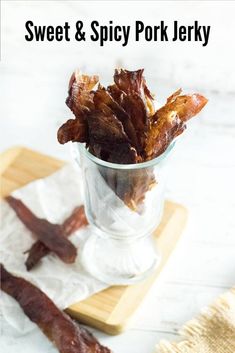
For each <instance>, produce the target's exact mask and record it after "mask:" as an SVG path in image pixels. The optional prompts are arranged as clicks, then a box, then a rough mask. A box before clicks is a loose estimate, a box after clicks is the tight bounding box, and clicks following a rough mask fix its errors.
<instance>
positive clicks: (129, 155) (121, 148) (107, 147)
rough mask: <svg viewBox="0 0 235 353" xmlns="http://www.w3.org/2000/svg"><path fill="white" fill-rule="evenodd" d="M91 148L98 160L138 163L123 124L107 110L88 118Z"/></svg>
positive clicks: (97, 112)
mask: <svg viewBox="0 0 235 353" xmlns="http://www.w3.org/2000/svg"><path fill="white" fill-rule="evenodd" d="M87 121H88V126H89V135H90V136H89V148H90V151H92V152H93V153H94V154H95V155H96V156H97V157H98V158H101V159H104V160H106V161H109V162H112V163H121V162H120V155H121V156H123V162H122V163H125V164H129V163H136V158H137V153H136V150H135V149H134V148H133V147H131V145H130V143H129V139H128V137H127V135H126V133H125V131H124V129H123V126H122V123H121V122H120V121H119V120H118V119H117V118H116V116H115V115H114V114H112V112H111V111H110V110H109V109H107V107H106V109H105V110H104V109H103V110H102V111H98V110H97V111H95V112H92V113H91V114H90V115H89V116H88V118H87Z"/></svg>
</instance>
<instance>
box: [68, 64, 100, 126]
mask: <svg viewBox="0 0 235 353" xmlns="http://www.w3.org/2000/svg"><path fill="white" fill-rule="evenodd" d="M98 81H99V77H98V76H96V75H94V76H88V75H82V74H81V73H80V71H79V70H77V71H75V72H74V73H73V74H72V76H71V78H70V82H69V91H68V93H69V96H68V98H67V99H66V104H67V106H68V107H69V108H70V109H71V110H72V112H73V113H74V115H75V116H76V118H77V119H80V120H84V119H85V115H86V114H87V112H88V111H90V110H92V109H93V108H94V104H93V95H94V92H92V89H93V88H94V86H95V85H96V84H97V82H98Z"/></svg>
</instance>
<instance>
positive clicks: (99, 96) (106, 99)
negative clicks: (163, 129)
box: [94, 86, 138, 148]
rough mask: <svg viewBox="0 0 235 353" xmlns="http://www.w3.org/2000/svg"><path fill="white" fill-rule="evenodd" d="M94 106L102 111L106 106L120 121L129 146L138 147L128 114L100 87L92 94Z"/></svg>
mask: <svg viewBox="0 0 235 353" xmlns="http://www.w3.org/2000/svg"><path fill="white" fill-rule="evenodd" d="M94 104H95V107H96V109H100V110H104V105H106V106H108V107H109V108H110V109H111V111H112V113H113V114H114V115H115V116H116V118H117V119H118V120H119V121H121V123H122V126H123V129H124V131H125V133H126V134H127V136H128V137H129V140H130V142H131V144H132V145H133V146H134V147H136V148H137V147H138V143H137V136H136V131H135V128H134V126H133V123H132V121H131V118H130V116H129V114H128V113H127V112H126V111H125V110H124V109H123V108H122V107H121V106H120V105H119V103H118V102H116V101H115V100H114V99H113V98H112V96H111V95H110V94H109V92H108V91H107V90H106V89H105V88H102V87H101V86H100V87H99V88H98V90H97V91H96V92H95V94H94Z"/></svg>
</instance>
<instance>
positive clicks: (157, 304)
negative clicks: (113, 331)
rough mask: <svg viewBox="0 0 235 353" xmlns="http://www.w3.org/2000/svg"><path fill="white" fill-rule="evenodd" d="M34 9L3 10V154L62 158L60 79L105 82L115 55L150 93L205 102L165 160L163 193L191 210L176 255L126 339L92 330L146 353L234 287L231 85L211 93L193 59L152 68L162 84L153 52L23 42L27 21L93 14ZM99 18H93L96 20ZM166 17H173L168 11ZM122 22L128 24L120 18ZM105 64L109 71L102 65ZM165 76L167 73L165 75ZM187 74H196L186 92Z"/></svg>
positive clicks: (23, 346) (119, 348) (119, 346)
mask: <svg viewBox="0 0 235 353" xmlns="http://www.w3.org/2000/svg"><path fill="white" fill-rule="evenodd" d="M17 3H18V4H17ZM42 3H45V4H42ZM42 3H41V5H40V6H41V7H39V5H37V6H36V7H34V6H33V7H32V4H29V5H27V7H26V5H25V4H24V6H23V5H22V4H21V5H20V2H15V3H14V2H13V1H9V2H8V3H6V4H4V5H3V4H2V8H3V9H2V10H3V11H2V16H3V19H4V21H3V22H4V23H3V32H2V62H1V80H0V90H1V95H0V99H1V105H0V110H1V111H0V116H1V118H0V119H1V132H3V133H2V134H1V140H0V150H1V151H3V150H4V149H6V148H8V147H10V146H12V145H19V144H22V145H26V146H28V147H31V148H34V149H37V150H40V151H42V152H45V153H48V154H51V155H54V156H57V157H60V158H64V159H69V158H70V157H69V149H68V148H67V147H66V146H60V145H59V144H58V143H57V141H56V130H57V128H58V126H59V125H60V124H61V122H62V121H63V120H64V119H65V118H68V117H69V116H71V114H70V112H69V111H68V109H67V108H66V106H65V104H64V100H65V97H66V87H67V81H68V78H69V75H70V73H71V71H72V70H73V68H74V67H75V66H81V67H83V68H87V70H88V71H89V70H90V71H95V70H99V72H100V71H101V72H103V76H104V78H105V80H106V81H107V80H108V79H109V77H110V75H111V67H113V66H114V65H115V63H117V62H118V60H119V62H120V58H121V59H122V60H121V61H122V63H123V65H124V66H125V65H127V66H128V68H132V67H133V68H136V66H140V67H142V66H143V67H146V70H147V76H148V77H150V73H151V72H154V75H155V76H151V77H150V81H151V88H152V89H153V90H154V87H155V86H157V88H156V89H157V91H159V94H160V98H162V97H166V95H167V94H168V93H171V92H172V91H173V90H174V89H176V88H178V86H177V85H178V82H181V81H182V82H183V83H185V84H186V85H188V86H189V87H192V88H194V87H196V86H197V89H198V87H200V90H201V91H202V93H204V94H205V95H207V97H208V98H209V100H210V101H209V104H208V106H207V108H206V109H205V111H204V112H203V113H202V114H201V116H200V117H199V118H197V119H195V121H192V123H191V124H189V125H190V127H189V129H188V131H187V132H186V133H185V135H184V136H183V137H182V139H181V140H180V141H179V142H178V144H177V146H176V149H175V154H174V155H173V156H172V159H171V161H170V162H169V183H168V190H167V196H168V198H170V199H172V200H174V201H176V202H180V203H182V204H183V205H185V206H186V207H187V208H188V210H189V221H188V225H187V228H186V229H185V232H184V234H183V236H182V240H181V242H180V244H179V246H178V248H177V250H176V251H175V253H174V254H173V256H172V257H171V259H170V261H169V263H168V265H167V267H166V269H165V270H164V271H163V273H162V275H161V277H160V279H159V280H158V282H157V283H156V285H155V286H154V287H153V288H152V290H151V291H150V293H149V295H148V296H147V297H146V299H145V301H144V302H143V304H142V306H141V307H140V308H139V310H138V311H137V312H136V314H135V316H134V317H133V320H132V325H131V327H130V329H129V330H128V331H127V332H125V333H123V334H121V335H120V336H116V337H110V336H107V335H105V334H102V333H100V332H96V331H94V332H95V333H96V334H97V336H98V337H99V338H100V339H101V341H102V342H103V343H104V344H106V345H108V346H110V347H111V348H113V351H114V352H116V353H151V352H152V351H153V349H154V346H155V344H156V343H157V342H158V341H159V340H160V339H175V338H177V330H178V329H179V327H180V326H181V325H182V324H183V323H184V322H185V321H187V320H189V319H191V318H192V316H193V315H195V314H197V313H198V312H199V310H200V308H202V307H203V306H205V305H207V304H209V303H210V302H211V301H212V300H213V299H214V298H215V297H216V296H217V295H219V294H220V293H222V292H224V291H225V290H226V289H227V288H229V287H231V286H232V285H234V284H235V261H234V258H235V217H234V214H235V186H234V181H235V153H234V151H235V117H234V109H233V107H232V105H234V98H235V93H234V92H235V90H234V91H233V90H232V88H231V87H232V85H233V87H234V79H233V77H232V76H229V75H227V68H224V72H222V71H221V72H220V74H219V77H218V80H220V86H219V87H216V91H215V90H214V89H213V77H212V76H213V74H215V75H216V74H217V73H216V72H215V71H213V70H211V71H210V70H209V69H208V70H209V71H208V80H206V82H205V84H204V81H205V80H204V77H205V73H204V72H203V66H202V65H201V66H200V64H201V61H200V62H199V65H198V67H197V66H191V67H190V68H188V66H187V62H183V61H182V62H178V63H175V62H174V60H173V59H172V62H170V61H169V62H168V65H170V64H172V67H171V69H169V70H168V71H167V70H166V71H164V70H165V68H164V65H163V66H160V68H161V70H163V72H164V74H165V75H166V78H167V79H166V80H165V81H164V80H163V79H162V78H159V80H158V72H157V69H156V70H155V67H156V68H157V67H158V64H159V63H160V64H161V65H162V61H161V60H160V59H159V58H158V57H156V60H155V57H154V55H155V47H153V46H151V47H150V49H149V51H147V52H146V53H143V52H142V51H141V52H140V51H138V50H137V48H134V49H135V50H136V51H135V52H134V54H133V55H135V61H133V57H132V53H131V50H132V49H131V48H129V49H128V48H127V49H125V50H124V49H120V50H116V49H115V48H114V46H110V47H109V48H107V49H104V51H101V50H100V49H98V48H97V47H94V49H92V46H89V45H88V47H87V48H88V49H87V50H89V55H88V54H87V57H86V52H84V50H83V49H82V48H79V46H77V47H76V48H75V47H74V46H72V45H62V44H61V45H59V44H57V45H55V44H51V45H49V44H48V43H44V44H38V45H35V44H29V43H25V41H24V37H23V36H24V26H23V23H24V22H25V20H26V19H29V18H35V21H36V20H37V19H38V22H43V21H44V22H45V23H46V22H48V23H50V21H52V22H53V21H54V22H56V21H57V22H58V21H62V20H64V19H65V17H66V16H65V13H66V15H67V18H70V17H71V16H73V17H79V16H86V15H87V16H89V18H90V17H92V16H95V13H94V11H95V10H94V8H93V10H92V11H93V12H92V13H91V12H90V9H88V8H87V7H86V6H85V5H84V6H82V7H79V5H78V4H77V3H76V2H71V3H69V4H67V5H65V4H60V5H59V6H60V9H59V10H58V8H56V9H55V7H56V6H57V4H56V2H54V1H52V2H51V3H49V2H48V4H47V5H46V3H47V2H42ZM45 6H47V7H45ZM87 6H88V5H87ZM106 6H107V5H106ZM138 6H139V5H138ZM159 6H160V5H159ZM177 6H178V5H177ZM195 6H196V5H195ZM213 6H214V5H213ZM95 9H96V10H97V8H95ZM140 10H141V9H139V11H140ZM143 11H144V12H143V16H145V18H146V19H148V18H149V17H148V16H153V15H150V13H151V11H147V9H145V10H143ZM172 11H173V10H172ZM185 11H186V10H185ZM195 11H197V9H195ZM88 13H89V15H88ZM100 13H101V11H100ZM100 13H99V14H98V15H97V16H102V15H101V14H100ZM111 13H112V11H111V9H110V7H109V10H108V12H107V14H106V15H105V14H103V16H104V18H105V19H107V18H108V16H110V14H111ZM164 13H165V12H164ZM216 14H217V12H216ZM170 15H171V17H172V18H173V17H174V16H173V12H172V13H171V14H170ZM7 16H11V22H10V21H9V17H8V21H7ZM53 16H54V17H53ZM113 16H114V15H113ZM132 17H134V15H133V14H132ZM51 19H53V20H51ZM220 19H221V17H220ZM124 20H125V21H126V20H127V17H125V16H124ZM227 35H229V34H227ZM212 49H213V48H212ZM212 49H211V50H212ZM226 49H227V47H226V46H225V50H226ZM82 50H83V51H82ZM92 50H93V51H92ZM115 50H116V51H115ZM146 50H147V49H146ZM137 52H138V53H139V55H136V53H137ZM87 53H88V52H87ZM90 53H93V57H91V56H90ZM204 53H206V52H204ZM186 54H187V53H186ZM209 54H210V52H207V54H205V55H209ZM211 54H213V50H212V53H211ZM187 55H188V56H189V54H187ZM231 55H232V54H231ZM88 56H89V57H88ZM107 57H108V58H109V63H108V65H107V64H106V62H105V60H106V58H107ZM158 59H159V60H160V61H159V60H158ZM167 59H168V60H169V58H168V57H167ZM182 60H183V59H182ZM215 60H216V58H215ZM213 64H214V63H213V62H212V64H211V65H213ZM92 65H93V66H92ZM132 65H133V66H132ZM194 65H195V62H194ZM228 65H230V62H229V61H228ZM179 67H181V71H182V76H181V73H180V71H179ZM231 67H232V66H231ZM106 69H107V72H106V71H105V70H106ZM174 69H175V71H174ZM184 69H185V72H186V73H185V74H184ZM161 70H160V72H159V76H160V77H161V75H162V71H161ZM177 70H178V71H177ZM200 70H201V71H200ZM171 72H172V73H174V74H172V76H171ZM194 73H195V74H194ZM233 73H234V70H233ZM233 73H232V72H231V75H233ZM187 75H189V76H190V77H195V82H192V84H191V85H190V84H189V80H188V76H187ZM198 75H199V76H200V75H201V76H200V77H199V76H198ZM223 75H224V76H223ZM186 76H187V77H186ZM171 77H172V80H171ZM190 80H191V78H190ZM200 80H201V81H200ZM226 80H228V81H229V82H228V85H229V87H230V88H229V92H230V93H229V92H228V93H222V92H221V91H219V90H218V89H219V88H220V87H222V88H224V89H225V87H226ZM169 82H171V84H170V83H169ZM209 86H210V87H211V89H210V87H209ZM204 87H206V89H204ZM224 89H223V91H224ZM42 340H44V338H42ZM4 342H8V344H7V346H5V350H4V353H13V350H12V346H11V340H10V338H8V339H7V340H5V341H4ZM27 342H29V341H28V338H27V337H19V338H18V351H19V353H21V351H22V350H24V353H26V352H27V350H28V352H31V353H34V351H33V347H32V346H30V347H29V345H27ZM34 344H35V345H37V344H40V342H34ZM49 352H56V350H54V349H52V348H51V346H50V345H49V344H48V352H46V351H45V353H49Z"/></svg>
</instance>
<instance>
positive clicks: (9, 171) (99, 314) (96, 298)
mask: <svg viewBox="0 0 235 353" xmlns="http://www.w3.org/2000/svg"><path fill="white" fill-rule="evenodd" d="M64 164H65V162H63V161H61V160H58V159H55V158H52V157H49V156H46V155H43V154H41V153H38V152H35V151H32V150H29V149H27V148H24V147H13V148H11V149H9V150H7V151H6V152H3V153H2V154H1V155H0V178H1V179H0V186H1V190H0V192H1V196H2V197H4V196H6V195H8V194H9V193H11V192H12V191H13V190H15V189H17V188H19V187H21V186H23V185H25V184H27V183H29V182H31V181H33V180H35V179H38V178H42V177H45V176H48V175H50V174H51V173H53V172H55V171H56V170H58V169H59V168H61V167H62V166H63V165H64ZM186 218H187V211H186V210H185V208H184V207H182V206H181V205H178V204H176V203H173V202H169V201H166V203H165V209H164V214H163V219H162V222H161V224H160V225H159V227H158V228H157V229H156V231H155V238H156V241H157V242H158V248H159V250H160V252H161V255H162V261H161V264H160V266H159V267H158V268H157V270H156V271H155V273H154V274H153V275H152V276H151V277H149V278H148V279H147V280H145V281H144V282H142V283H139V284H135V285H132V286H115V287H110V288H108V289H106V290H104V291H102V292H99V293H97V294H95V295H93V296H92V297H90V298H88V299H86V300H83V301H82V302H79V303H75V304H73V305H71V306H70V307H69V308H68V309H67V312H68V313H69V314H70V315H71V316H73V317H74V318H77V319H78V320H79V321H80V322H83V323H85V324H88V325H90V326H93V327H96V328H98V329H100V330H102V331H104V332H106V333H109V334H114V335H115V334H118V333H120V332H122V331H123V330H124V329H125V327H126V325H127V323H128V319H129V318H130V317H131V315H132V314H133V312H134V311H135V310H136V309H137V307H138V306H139V304H140V302H141V301H142V299H143V298H144V297H145V295H146V294H147V292H148V290H149V289H150V287H151V285H152V284H153V282H154V281H155V280H156V279H157V277H158V275H159V273H160V272H161V271H162V269H163V268H164V266H165V264H166V262H167V260H168V258H169V256H170V254H171V253H172V251H173V250H174V248H175V247H176V244H177V241H178V240H179V238H180V235H181V233H182V230H183V228H184V225H185V222H186Z"/></svg>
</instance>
